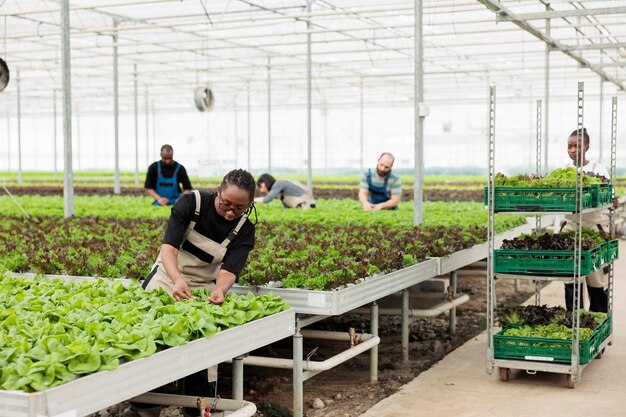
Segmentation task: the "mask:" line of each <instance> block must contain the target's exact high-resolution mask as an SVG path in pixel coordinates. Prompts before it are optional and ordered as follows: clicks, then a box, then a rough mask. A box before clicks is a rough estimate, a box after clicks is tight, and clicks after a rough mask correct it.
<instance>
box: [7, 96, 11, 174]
mask: <svg viewBox="0 0 626 417" xmlns="http://www.w3.org/2000/svg"><path fill="white" fill-rule="evenodd" d="M7 171H8V172H11V115H10V114H9V103H7Z"/></svg>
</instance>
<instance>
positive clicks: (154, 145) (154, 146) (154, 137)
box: [152, 100, 209, 154]
mask: <svg viewBox="0 0 626 417" xmlns="http://www.w3.org/2000/svg"><path fill="white" fill-rule="evenodd" d="M208 116H209V113H208V112H207V121H208V120H209V117H208ZM208 134H209V131H208V130H207V135H208ZM157 150H159V148H158V147H157V130H156V108H155V106H154V100H152V151H153V152H154V153H155V154H156V153H157Z"/></svg>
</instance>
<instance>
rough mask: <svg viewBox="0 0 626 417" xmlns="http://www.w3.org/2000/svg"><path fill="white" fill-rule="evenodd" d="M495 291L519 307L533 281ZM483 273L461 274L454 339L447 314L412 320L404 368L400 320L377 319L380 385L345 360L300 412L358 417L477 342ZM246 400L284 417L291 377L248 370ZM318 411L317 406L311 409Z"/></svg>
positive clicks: (329, 351)
mask: <svg viewBox="0 0 626 417" xmlns="http://www.w3.org/2000/svg"><path fill="white" fill-rule="evenodd" d="M497 286H498V291H497V294H498V297H499V298H498V304H499V305H502V304H519V303H521V302H523V301H524V300H526V299H527V298H528V297H530V295H531V294H532V291H533V287H532V285H531V284H530V283H526V282H522V283H521V287H520V291H519V292H517V291H516V290H515V286H514V283H513V282H511V281H501V282H498V283H497ZM485 290H486V278H485V275H484V274H482V275H480V274H476V275H473V274H472V275H459V278H458V292H459V293H461V294H468V295H469V296H470V301H468V302H467V303H465V304H463V305H461V306H460V307H459V308H458V309H457V327H456V332H455V333H454V334H450V332H449V329H448V315H447V314H441V315H439V316H437V317H432V318H420V319H416V320H415V321H414V322H413V323H412V324H411V325H410V328H409V329H410V336H409V342H410V347H409V349H410V351H409V362H407V363H402V361H401V341H400V340H401V318H400V317H399V316H383V315H381V316H380V319H379V335H380V337H381V343H380V345H379V348H378V349H379V355H378V356H379V357H378V364H379V366H378V382H377V383H376V384H370V382H369V352H366V353H363V354H361V355H359V356H358V357H356V358H353V359H351V360H350V361H348V362H345V363H343V364H341V365H339V366H337V367H336V368H333V369H332V370H330V371H327V372H323V373H321V374H318V375H316V376H314V377H313V378H311V379H309V380H308V381H306V382H305V383H304V412H305V415H306V416H307V417H322V416H324V417H355V416H359V415H361V414H362V413H363V412H365V411H366V410H367V409H369V408H370V407H372V406H373V405H374V404H376V403H377V402H378V401H380V400H382V399H383V398H386V397H388V396H389V395H391V394H393V393H394V392H396V391H397V390H398V389H399V388H400V387H401V386H402V385H404V384H406V383H407V382H409V381H411V380H412V379H413V378H415V377H416V376H418V375H419V374H420V373H421V372H423V371H425V370H427V369H429V368H430V367H432V366H433V365H435V364H436V363H437V362H438V361H439V360H441V359H442V358H443V357H445V355H447V354H448V353H449V352H451V351H452V350H454V349H456V348H457V347H459V346H461V345H462V344H463V343H465V342H466V341H467V340H469V339H471V338H473V337H477V336H478V335H479V334H480V333H481V332H482V331H483V330H484V329H485V315H486V296H485V293H486V291H485ZM349 327H355V328H356V330H357V333H361V332H368V331H369V314H346V315H343V316H338V317H329V318H327V319H325V320H323V321H321V322H318V323H316V324H314V325H312V326H310V327H307V328H311V329H321V330H334V331H346V332H347V331H348V328H349ZM304 340H305V343H304V354H305V356H306V355H307V354H309V353H310V352H312V351H313V350H314V349H316V348H317V350H316V351H315V353H314V354H313V356H312V357H311V360H316V361H319V360H324V359H327V358H329V357H331V356H333V355H335V354H337V353H339V352H340V351H342V350H345V349H347V347H348V346H346V345H347V343H343V342H338V341H326V340H317V339H315V340H313V339H304ZM291 343H292V342H291V339H286V340H283V341H281V342H278V343H275V344H273V345H271V346H268V347H265V348H263V349H260V350H258V351H256V352H252V354H253V355H262V356H273V357H283V358H290V357H291V349H292V348H291ZM218 394H219V396H220V397H222V398H231V397H232V396H231V378H230V366H229V365H220V381H219V384H218ZM244 399H246V400H247V401H252V402H253V403H255V404H256V405H257V408H258V409H259V410H260V411H259V412H257V416H264V417H286V416H290V415H291V411H290V410H291V409H292V401H293V400H292V399H293V397H292V371H291V370H277V369H269V368H258V367H251V366H247V367H246V368H245V378H244ZM314 403H317V406H322V408H314V407H313V404H314ZM127 407H128V404H127V403H122V404H118V405H116V406H114V407H110V408H109V409H107V410H102V411H100V412H99V413H96V414H94V415H93V417H109V416H110V417H118V416H121V415H122V414H123V412H124V410H125V409H126V408H127ZM180 415H181V411H180V410H179V409H177V408H174V407H170V408H167V409H165V410H163V412H162V414H161V417H179V416H180Z"/></svg>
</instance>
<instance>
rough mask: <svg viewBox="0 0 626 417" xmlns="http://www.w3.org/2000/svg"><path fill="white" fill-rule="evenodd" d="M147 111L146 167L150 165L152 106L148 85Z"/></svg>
mask: <svg viewBox="0 0 626 417" xmlns="http://www.w3.org/2000/svg"><path fill="white" fill-rule="evenodd" d="M144 95H145V101H146V103H145V107H146V108H145V113H146V168H147V167H148V166H150V159H151V157H150V106H149V104H148V86H147V85H146V89H145V94H144Z"/></svg>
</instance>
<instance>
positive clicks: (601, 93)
mask: <svg viewBox="0 0 626 417" xmlns="http://www.w3.org/2000/svg"><path fill="white" fill-rule="evenodd" d="M603 113H604V78H601V79H600V126H598V161H599V162H600V163H602V154H603V152H602V148H603V146H602V142H604V139H603V138H602V125H603V124H604V123H603V122H602V117H603Z"/></svg>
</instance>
